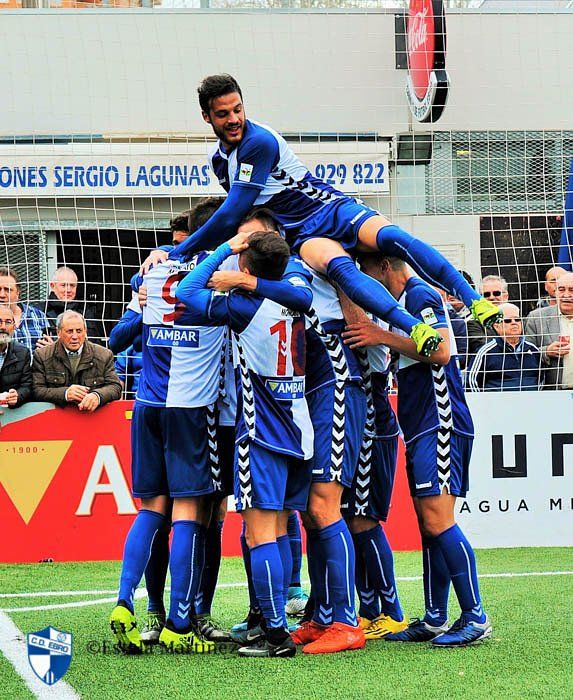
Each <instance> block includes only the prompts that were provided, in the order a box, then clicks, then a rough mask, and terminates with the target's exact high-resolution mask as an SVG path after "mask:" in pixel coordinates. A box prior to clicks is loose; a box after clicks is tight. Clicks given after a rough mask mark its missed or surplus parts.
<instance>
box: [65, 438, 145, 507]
mask: <svg viewBox="0 0 573 700" xmlns="http://www.w3.org/2000/svg"><path fill="white" fill-rule="evenodd" d="M104 471H105V472H106V474H107V478H108V479H109V483H107V484H106V483H101V477H102V474H103V472H104ZM104 493H106V494H107V493H109V494H112V495H113V497H114V498H115V502H116V504H117V512H118V514H119V515H132V514H133V513H137V509H136V508H135V505H134V504H133V500H132V498H131V494H130V492H129V487H128V486H127V482H126V481H125V477H124V475H123V471H122V469H121V464H120V463H119V458H118V456H117V453H116V451H115V448H114V447H113V445H100V447H98V450H97V452H96V456H95V459H94V462H93V464H92V468H91V471H90V473H89V476H88V480H87V482H86V486H85V488H84V492H83V494H82V497H81V500H80V504H79V506H78V509H77V511H76V515H91V514H92V507H93V502H94V499H95V497H96V495H98V494H104Z"/></svg>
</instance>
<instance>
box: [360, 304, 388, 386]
mask: <svg viewBox="0 0 573 700" xmlns="http://www.w3.org/2000/svg"><path fill="white" fill-rule="evenodd" d="M372 321H373V322H374V323H375V324H376V325H377V326H380V328H382V329H384V330H385V331H387V330H389V329H390V326H389V324H388V323H386V321H383V320H382V319H380V318H377V317H376V316H372ZM366 352H367V355H368V364H369V366H370V371H371V372H381V373H384V372H387V371H388V368H389V367H390V360H391V358H390V348H389V347H388V346H387V345H369V346H368V347H367V348H366Z"/></svg>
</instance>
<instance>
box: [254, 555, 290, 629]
mask: <svg viewBox="0 0 573 700" xmlns="http://www.w3.org/2000/svg"><path fill="white" fill-rule="evenodd" d="M251 568H252V571H253V586H254V588H255V592H256V595H257V600H258V601H259V605H260V606H261V610H262V613H263V617H264V618H265V622H266V624H267V627H268V628H270V629H272V628H275V629H276V628H277V627H278V628H281V629H285V628H286V627H287V620H286V614H285V604H284V600H283V565H282V562H281V556H280V552H279V546H278V544H277V543H276V542H265V543H264V544H259V545H257V546H256V547H252V548H251Z"/></svg>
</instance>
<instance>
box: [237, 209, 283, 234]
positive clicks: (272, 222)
mask: <svg viewBox="0 0 573 700" xmlns="http://www.w3.org/2000/svg"><path fill="white" fill-rule="evenodd" d="M255 220H256V221H259V222H260V223H261V224H262V225H263V228H264V230H265V231H276V232H277V233H279V225H278V223H277V220H276V219H275V217H274V216H273V214H272V212H271V210H270V209H267V208H266V207H255V208H254V209H251V211H250V212H249V213H248V214H247V216H245V218H244V219H243V220H242V221H241V223H240V224H239V227H241V226H243V225H244V224H248V223H249V221H255Z"/></svg>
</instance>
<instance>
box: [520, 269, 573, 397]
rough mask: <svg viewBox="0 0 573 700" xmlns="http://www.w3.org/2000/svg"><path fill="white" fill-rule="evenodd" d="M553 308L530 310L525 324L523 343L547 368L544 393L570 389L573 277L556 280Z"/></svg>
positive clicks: (572, 376)
mask: <svg viewBox="0 0 573 700" xmlns="http://www.w3.org/2000/svg"><path fill="white" fill-rule="evenodd" d="M555 297H556V299H557V305H556V306H547V307H545V308H544V309H534V310H533V311H532V312H531V313H530V314H529V316H528V317H527V320H526V322H525V334H526V336H527V339H528V340H529V341H531V342H532V343H535V344H536V345H537V346H538V347H539V348H540V349H541V353H542V355H543V361H544V362H545V364H546V366H547V374H546V377H545V386H544V388H545V389H572V388H573V355H571V353H570V349H571V336H572V335H573V273H571V272H565V273H564V274H562V275H561V276H560V277H559V278H558V280H557V289H556V292H555Z"/></svg>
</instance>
